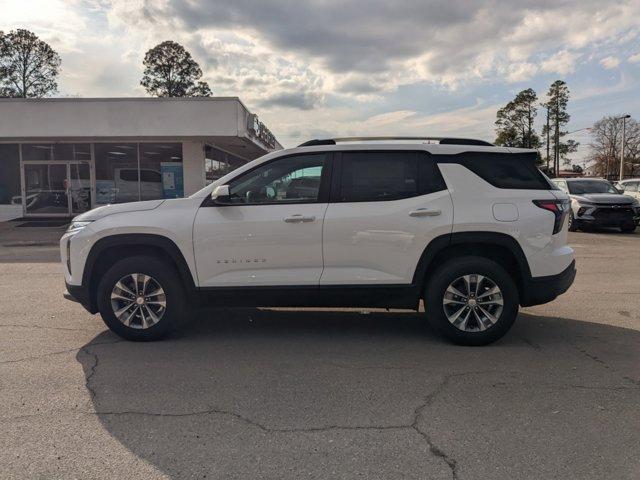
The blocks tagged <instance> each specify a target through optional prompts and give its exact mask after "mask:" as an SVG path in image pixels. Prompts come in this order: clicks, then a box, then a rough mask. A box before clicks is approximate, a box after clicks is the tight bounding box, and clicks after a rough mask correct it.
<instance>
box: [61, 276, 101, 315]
mask: <svg viewBox="0 0 640 480" xmlns="http://www.w3.org/2000/svg"><path fill="white" fill-rule="evenodd" d="M65 285H66V287H67V291H66V292H64V293H63V294H62V296H63V297H64V298H65V299H66V300H70V301H72V302H77V303H79V304H80V305H82V306H83V307H84V308H85V310H87V311H88V312H89V313H98V308H97V307H96V305H95V302H93V301H92V300H91V294H90V292H89V289H88V288H84V287H83V286H82V285H69V284H68V283H65Z"/></svg>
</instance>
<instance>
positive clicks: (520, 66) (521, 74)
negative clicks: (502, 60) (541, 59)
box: [505, 62, 539, 83]
mask: <svg viewBox="0 0 640 480" xmlns="http://www.w3.org/2000/svg"><path fill="white" fill-rule="evenodd" d="M538 69H539V68H538V66H537V65H535V64H533V63H529V62H520V63H512V64H510V65H509V66H508V67H507V72H506V76H505V78H506V80H507V81H508V82H512V83H513V82H523V81H525V80H529V79H530V78H531V77H533V76H534V75H535V74H536V73H537V72H538Z"/></svg>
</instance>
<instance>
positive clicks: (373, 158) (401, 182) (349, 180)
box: [339, 151, 446, 202]
mask: <svg viewBox="0 0 640 480" xmlns="http://www.w3.org/2000/svg"><path fill="white" fill-rule="evenodd" d="M341 163H342V168H341V174H340V194H339V201H342V202H375V201H381V200H398V199H401V198H408V197H415V196H418V195H426V194H428V193H433V192H437V191H440V190H444V189H445V188H446V186H445V184H444V180H443V179H442V176H441V175H440V171H439V170H438V168H437V166H436V165H435V162H433V160H431V158H429V156H427V155H426V154H421V153H419V152H402V151H398V152H396V151H378V152H376V151H365V152H343V153H342V162H341Z"/></svg>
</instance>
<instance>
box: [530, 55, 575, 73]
mask: <svg viewBox="0 0 640 480" xmlns="http://www.w3.org/2000/svg"><path fill="white" fill-rule="evenodd" d="M580 57H581V55H580V54H579V53H576V52H570V51H568V50H560V51H559V52H557V53H555V54H554V55H551V56H550V57H548V58H546V59H545V60H543V61H542V62H541V64H540V68H541V70H542V71H543V72H546V73H557V74H560V75H568V74H570V73H572V72H573V71H574V70H575V68H576V63H577V61H578V60H579V59H580Z"/></svg>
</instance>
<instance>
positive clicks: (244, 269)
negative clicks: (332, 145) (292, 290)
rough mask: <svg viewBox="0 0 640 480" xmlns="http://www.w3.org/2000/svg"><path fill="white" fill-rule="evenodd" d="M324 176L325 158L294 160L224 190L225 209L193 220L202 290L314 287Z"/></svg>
mask: <svg viewBox="0 0 640 480" xmlns="http://www.w3.org/2000/svg"><path fill="white" fill-rule="evenodd" d="M329 172H330V165H329V154H324V153H316V154H306V155H293V156H288V157H282V158H278V159H275V160H273V161H270V162H268V163H265V164H262V165H260V166H258V167H256V168H254V169H252V170H250V171H248V172H245V173H242V174H240V175H239V176H238V177H236V178H235V179H233V180H232V181H231V182H229V187H230V189H229V190H230V193H231V201H230V203H229V204H227V205H217V204H214V203H213V202H209V203H208V204H206V205H205V206H203V207H201V208H200V209H199V210H198V213H197V215H196V219H195V224H194V229H193V242H194V253H195V259H196V269H197V273H198V280H199V284H200V286H202V287H221V286H261V285H318V282H319V280H320V275H321V274H322V267H323V263H322V221H323V218H324V214H325V211H326V209H327V196H328V187H329V185H328V177H329Z"/></svg>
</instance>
